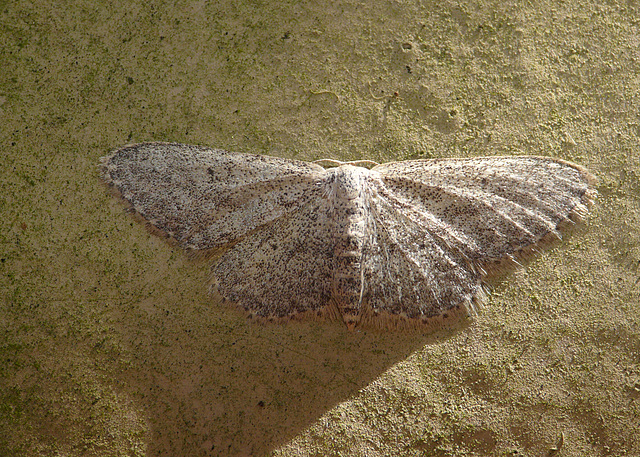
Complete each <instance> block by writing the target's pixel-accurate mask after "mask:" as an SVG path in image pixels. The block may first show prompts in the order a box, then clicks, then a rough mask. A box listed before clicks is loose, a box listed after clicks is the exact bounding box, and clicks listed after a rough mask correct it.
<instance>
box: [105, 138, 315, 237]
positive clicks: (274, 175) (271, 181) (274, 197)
mask: <svg viewBox="0 0 640 457" xmlns="http://www.w3.org/2000/svg"><path fill="white" fill-rule="evenodd" d="M102 168H103V176H104V179H105V180H106V181H107V182H108V183H109V184H111V185H112V186H114V187H115V188H116V189H117V190H118V191H119V192H120V194H121V195H122V197H123V198H124V199H125V200H127V201H128V202H129V203H131V205H132V206H133V208H134V209H135V210H136V211H137V212H138V213H140V215H141V216H142V217H143V218H144V219H146V220H147V221H148V222H149V223H151V224H152V225H153V226H155V227H157V228H158V229H160V230H161V231H163V232H165V233H167V234H168V235H170V236H172V237H173V238H175V239H176V240H177V241H178V242H179V243H180V244H181V245H182V246H183V247H185V248H188V249H208V248H212V247H216V246H220V245H223V244H225V243H228V242H229V241H232V240H235V239H237V238H239V237H241V236H243V235H244V234H246V233H247V232H249V231H251V230H253V229H255V228H257V227H259V226H261V225H264V224H267V223H269V222H271V221H273V220H276V219H278V218H279V217H282V216H283V215H285V214H287V213H290V212H294V211H296V210H297V209H298V208H300V207H302V206H304V205H306V204H307V203H308V201H309V199H311V198H313V196H312V193H310V192H309V191H310V190H312V189H315V188H316V182H317V181H318V179H320V177H321V176H322V175H323V174H324V169H323V168H322V167H320V166H319V165H315V164H311V163H306V162H301V161H295V160H287V159H280V158H275V157H268V156H261V155H254V154H240V153H232V152H227V151H222V150H219V149H210V148H206V147H201V146H190V145H184V144H178V143H143V144H135V145H131V146H126V147H124V148H122V149H120V150H118V151H116V152H115V153H114V154H113V155H111V156H109V157H105V158H103V161H102Z"/></svg>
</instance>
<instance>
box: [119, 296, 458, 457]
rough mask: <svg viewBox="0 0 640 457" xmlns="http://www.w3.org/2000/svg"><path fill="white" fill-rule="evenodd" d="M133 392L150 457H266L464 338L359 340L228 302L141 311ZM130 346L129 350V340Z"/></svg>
mask: <svg viewBox="0 0 640 457" xmlns="http://www.w3.org/2000/svg"><path fill="white" fill-rule="evenodd" d="M130 313H132V314H131V315H130V316H129V317H127V316H122V319H121V320H120V322H121V323H122V327H121V328H120V329H119V332H120V333H121V335H122V337H123V339H124V340H125V341H126V342H127V343H128V345H129V346H130V347H132V348H134V350H133V351H132V352H133V354H134V356H133V358H132V360H131V361H130V365H129V368H128V369H127V370H126V380H125V381H124V383H125V384H126V385H128V386H129V387H128V390H129V392H130V395H131V397H132V398H135V399H137V401H138V404H139V406H140V407H141V409H142V410H143V411H144V414H145V416H146V418H147V423H148V424H149V428H150V430H149V432H148V442H147V450H146V453H145V454H146V455H165V456H169V455H171V456H175V455H189V456H214V455H266V454H268V453H269V452H271V451H273V450H274V449H276V448H278V447H279V446H281V445H283V444H285V443H287V442H289V441H290V440H291V439H293V438H294V437H295V436H296V435H297V434H299V433H300V432H302V431H303V430H304V429H306V428H308V427H309V426H311V425H312V424H314V423H315V422H316V421H317V420H318V419H319V418H320V417H321V416H322V415H323V414H325V413H326V412H327V411H329V410H330V409H332V408H333V407H335V406H336V405H338V404H340V403H342V402H344V401H347V400H349V399H350V398H352V397H354V396H355V395H357V393H358V391H360V390H361V389H363V388H365V387H366V386H367V385H369V384H370V383H371V382H373V381H374V380H375V379H376V378H378V377H379V376H380V375H382V374H383V373H384V372H385V371H387V370H388V369H389V368H390V367H392V366H393V365H395V364H397V363H399V362H401V361H402V360H404V359H406V358H407V357H408V356H409V355H410V354H411V353H412V352H414V351H416V350H418V349H420V348H422V347H424V346H425V345H437V344H440V343H442V342H444V341H446V340H447V339H448V338H450V337H451V336H453V335H454V334H456V333H457V332H459V331H461V330H464V328H465V327H466V326H468V321H466V320H462V321H461V322H460V323H459V325H457V326H455V327H454V328H449V329H445V330H440V331H436V332H431V333H428V334H421V333H419V332H399V331H392V332H383V331H375V330H360V331H350V330H348V329H347V328H346V327H345V325H344V324H343V323H340V322H310V321H300V322H295V321H294V322H290V323H288V324H281V323H279V324H264V323H262V324H261V323H256V322H252V321H249V320H246V319H245V318H244V317H243V316H240V313H238V312H237V311H236V310H233V309H230V308H229V307H228V306H227V305H226V304H222V303H218V304H216V303H213V304H212V303H211V302H209V303H202V304H184V303H169V302H167V303H161V302H159V301H154V300H153V299H149V300H146V301H144V302H141V303H138V304H135V305H134V306H133V308H132V310H131V311H130ZM127 340H128V341H127Z"/></svg>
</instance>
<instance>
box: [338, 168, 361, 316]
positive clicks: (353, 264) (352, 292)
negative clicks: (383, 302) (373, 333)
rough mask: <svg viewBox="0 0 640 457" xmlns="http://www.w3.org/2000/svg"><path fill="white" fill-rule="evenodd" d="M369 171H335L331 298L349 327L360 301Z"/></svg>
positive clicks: (341, 169) (356, 313)
mask: <svg viewBox="0 0 640 457" xmlns="http://www.w3.org/2000/svg"><path fill="white" fill-rule="evenodd" d="M368 173H369V170H367V169H365V168H359V167H353V166H343V167H339V168H338V169H336V171H335V181H334V182H333V185H334V186H335V187H334V192H333V198H334V201H333V202H332V203H333V205H332V208H333V212H332V215H331V221H332V224H333V227H332V229H333V234H334V243H335V244H334V255H333V262H334V265H333V288H332V293H333V299H334V300H335V301H336V303H337V305H338V308H339V310H340V312H341V313H342V316H343V318H344V320H345V322H346V323H347V324H348V325H351V324H353V325H355V324H356V323H357V320H358V315H359V313H360V306H361V300H362V286H363V284H362V264H361V262H362V240H363V239H364V234H365V228H366V206H365V198H364V195H365V193H366V192H365V190H366V186H367V183H366V178H367V175H368Z"/></svg>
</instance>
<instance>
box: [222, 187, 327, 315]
mask: <svg viewBox="0 0 640 457" xmlns="http://www.w3.org/2000/svg"><path fill="white" fill-rule="evenodd" d="M309 194H310V195H309V197H310V203H309V204H307V205H306V206H304V207H303V208H300V209H299V210H298V211H297V212H295V213H292V214H288V215H286V216H284V217H282V218H280V219H278V220H275V221H273V222H272V223H270V224H268V225H266V226H265V227H263V228H262V229H261V230H259V231H257V232H254V233H252V234H251V236H248V237H246V238H245V239H243V240H242V241H240V242H239V243H237V244H236V245H234V246H233V247H232V248H231V249H229V250H228V251H227V252H226V253H225V254H224V255H222V257H221V258H220V260H219V262H218V263H217V264H216V265H214V267H213V273H214V276H215V278H216V280H217V288H218V290H219V292H220V294H221V295H222V296H224V297H225V298H227V299H229V300H231V301H233V302H235V303H237V304H239V305H240V306H242V307H243V308H245V309H246V310H247V311H249V312H250V313H251V314H253V315H257V316H261V317H274V318H284V317H288V316H294V315H296V314H299V313H307V315H308V312H312V311H317V313H320V314H323V315H324V314H326V313H331V310H330V309H329V308H328V307H329V305H330V303H331V281H332V274H333V272H332V267H333V263H332V262H333V254H334V253H333V247H334V240H333V237H332V235H333V234H332V232H331V230H330V228H329V225H328V221H327V214H328V210H327V207H326V205H327V199H326V198H323V196H322V190H321V189H320V188H315V189H313V190H310V191H309ZM333 317H335V313H334V315H333Z"/></svg>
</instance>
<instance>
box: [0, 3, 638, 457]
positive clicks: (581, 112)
mask: <svg viewBox="0 0 640 457" xmlns="http://www.w3.org/2000/svg"><path fill="white" fill-rule="evenodd" d="M0 11H1V13H0V14H1V16H2V21H0V44H1V45H0V61H1V62H2V67H1V69H0V143H1V144H2V151H1V152H0V450H2V453H3V454H4V455H9V456H24V455H30V456H32V455H33V456H47V457H48V456H51V455H66V456H74V457H75V456H87V455H91V456H108V457H113V456H132V455H133V456H145V457H146V456H149V457H151V456H181V455H188V456H218V455H223V456H224V455H230V456H242V455H265V454H267V455H268V454H276V455H278V456H300V455H302V456H304V455H316V456H317V455H367V456H372V455H373V456H381V455H384V456H397V455H408V456H418V455H425V454H426V455H434V456H447V457H448V456H456V457H457V456H460V457H462V456H464V457H467V456H500V457H504V456H545V455H549V453H550V451H551V448H553V447H557V446H558V443H559V440H560V437H561V436H562V434H564V442H563V445H562V449H561V450H560V452H559V453H556V454H555V455H557V456H562V457H585V456H586V457H600V456H607V455H609V456H614V455H615V456H618V455H625V454H626V455H628V456H631V455H640V425H639V422H638V417H640V359H639V356H638V354H640V309H639V306H638V302H639V301H640V297H639V295H638V294H639V290H638V287H639V284H640V282H639V279H638V278H640V231H639V230H638V227H640V174H639V172H638V170H640V153H639V151H640V112H639V111H638V109H637V107H638V106H640V65H639V63H638V62H639V57H638V43H639V42H640V30H639V27H638V26H639V24H638V21H637V18H638V17H640V10H639V5H638V4H637V3H634V2H627V1H609V2H601V1H584V0H569V1H565V2H556V1H554V2H551V1H541V2H529V3H527V2H515V1H513V2H510V1H503V0H500V1H498V0H496V1H486V0H476V1H456V2H452V1H446V0H444V1H440V2H415V1H411V2H410V1H405V0H398V1H383V0H372V1H367V2H362V1H357V2H356V1H349V0H341V1H339V2H317V1H304V0H302V1H296V2H287V1H284V2H244V1H242V2H240V1H235V0H233V1H232V0H217V1H215V2H203V1H193V2H183V1H181V0H177V1H175V2H164V1H162V2H160V1H157V0H145V1H131V0H127V1H121V2H110V3H109V2H104V1H100V2H99V1H96V0H80V1H76V2H64V1H63V2H34V1H30V2H29V1H24V0H15V1H11V2H4V3H3V5H2V9H0ZM395 93H397V95H396V94H395ZM145 141H179V142H181V143H186V144H205V145H215V146H216V147H219V148H222V149H225V150H229V151H242V152H252V153H256V154H260V155H269V156H276V157H288V158H291V159H297V160H302V161H307V162H312V161H314V160H316V159H320V158H324V157H333V158H336V159H339V160H342V161H350V160H355V159H361V158H370V159H374V160H376V161H377V162H379V163H384V162H390V161H402V160H407V159H419V158H427V159H433V158H440V157H460V158H473V157H479V156H492V155H503V156H504V155H543V156H551V157H558V158H561V159H564V160H569V161H572V162H575V163H579V164H581V165H583V166H585V167H587V168H588V169H589V170H590V171H592V172H593V174H594V175H596V176H597V177H598V179H599V184H598V185H597V191H598V198H597V204H596V205H594V206H593V209H592V213H591V214H590V215H589V217H587V218H586V220H585V225H584V227H583V228H581V229H580V228H579V229H578V230H577V231H576V232H575V233H574V234H573V235H572V236H565V237H564V238H563V242H562V243H559V244H557V245H556V247H555V248H553V249H550V250H547V251H545V252H544V253H542V255H540V256H537V257H536V258H535V260H534V261H532V262H529V263H528V264H527V265H526V268H525V269H518V270H516V271H515V272H514V273H513V274H510V275H509V276H508V277H507V278H508V279H507V280H504V281H496V282H494V283H492V284H491V294H490V298H489V303H488V305H487V306H486V307H485V308H484V309H483V310H482V312H481V313H479V315H478V317H477V318H476V319H475V322H474V323H473V324H470V325H468V326H467V327H466V328H463V329H462V330H460V331H457V332H445V333H442V334H437V335H431V336H428V337H425V336H422V335H419V334H415V332H414V333H412V332H379V331H375V332H373V331H368V330H362V331H356V332H349V331H347V329H346V328H345V326H344V325H342V324H340V323H325V322H304V321H302V322H293V323H290V324H288V325H256V324H254V323H249V322H247V321H246V318H245V317H244V316H243V315H242V313H239V312H237V311H235V310H229V306H225V305H224V304H221V303H217V302H214V303H212V297H211V295H210V294H209V291H208V289H207V287H206V284H207V280H208V277H209V275H210V262H209V261H201V260H198V259H196V260H195V261H192V260H190V259H188V258H187V256H185V255H184V253H183V251H182V249H174V248H173V247H171V245H168V244H167V243H166V242H165V241H163V240H162V239H159V238H158V237H156V236H153V235H151V234H149V232H148V231H147V230H144V229H143V227H142V226H141V225H140V224H138V223H136V222H135V221H134V220H133V218H132V217H131V214H128V213H127V212H126V211H125V210H124V209H123V205H121V204H120V203H119V202H117V201H116V200H115V199H114V198H113V197H112V196H111V195H110V194H109V192H108V191H107V189H105V187H106V186H104V185H102V184H101V182H100V179H99V173H98V170H97V167H96V163H97V162H98V160H99V158H100V157H102V156H104V155H106V154H108V153H109V151H111V150H112V149H113V148H114V147H115V146H117V145H124V144H128V143H138V142H145ZM214 297H215V296H214ZM214 300H215V298H214Z"/></svg>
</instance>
